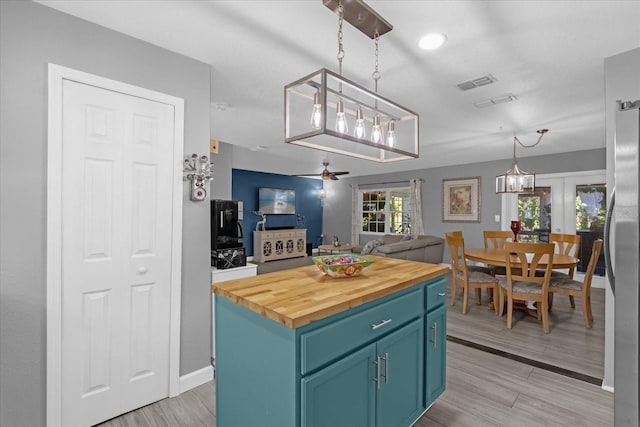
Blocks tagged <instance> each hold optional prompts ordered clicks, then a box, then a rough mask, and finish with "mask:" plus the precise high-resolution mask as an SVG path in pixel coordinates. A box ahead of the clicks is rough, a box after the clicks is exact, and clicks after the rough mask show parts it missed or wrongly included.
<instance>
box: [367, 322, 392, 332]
mask: <svg viewBox="0 0 640 427" xmlns="http://www.w3.org/2000/svg"><path fill="white" fill-rule="evenodd" d="M389 323H391V319H386V320H383V321H382V322H380V323H377V324H376V323H374V324H372V325H371V329H372V330H374V331H375V330H376V329H379V328H382V327H383V326H384V325H387V324H389Z"/></svg>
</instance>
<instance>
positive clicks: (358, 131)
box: [353, 107, 367, 139]
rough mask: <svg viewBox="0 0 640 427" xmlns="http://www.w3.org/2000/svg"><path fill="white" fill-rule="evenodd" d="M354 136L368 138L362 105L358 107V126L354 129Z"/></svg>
mask: <svg viewBox="0 0 640 427" xmlns="http://www.w3.org/2000/svg"><path fill="white" fill-rule="evenodd" d="M353 136H355V137H356V138H360V139H363V138H366V136H367V130H366V128H365V126H364V114H362V107H358V111H357V112H356V126H355V128H354V129H353Z"/></svg>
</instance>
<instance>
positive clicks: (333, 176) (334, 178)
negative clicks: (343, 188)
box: [331, 173, 338, 181]
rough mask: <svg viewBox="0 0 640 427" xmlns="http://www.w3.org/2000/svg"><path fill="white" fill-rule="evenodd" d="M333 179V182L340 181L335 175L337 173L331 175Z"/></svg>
mask: <svg viewBox="0 0 640 427" xmlns="http://www.w3.org/2000/svg"><path fill="white" fill-rule="evenodd" d="M331 179H332V180H333V181H337V180H338V177H337V176H336V174H335V173H332V174H331Z"/></svg>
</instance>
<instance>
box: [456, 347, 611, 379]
mask: <svg viewBox="0 0 640 427" xmlns="http://www.w3.org/2000/svg"><path fill="white" fill-rule="evenodd" d="M447 341H451V342H454V343H457V344H461V345H464V346H467V347H471V348H475V349H476V350H480V351H484V352H487V353H491V354H494V355H496V356H501V357H504V358H506V359H510V360H515V361H516V362H520V363H524V364H525V365H529V366H533V367H535V368H540V369H544V370H546V371H549V372H553V373H555V374H559V375H564V376H565V377H569V378H573V379H574V380H579V381H584V382H586V383H589V384H593V385H596V386H598V387H602V378H596V377H592V376H591V375H587V374H583V373H580V372H576V371H572V370H570V369H565V368H561V367H559V366H555V365H551V364H549V363H545V362H541V361H538V360H534V359H530V358H528V357H524V356H520V355H517V354H513V353H509V352H507V351H503V350H498V349H497V348H493V347H488V346H486V345H482V344H479V343H475V342H473V341H469V340H465V339H463V338H458V337H453V336H451V335H447Z"/></svg>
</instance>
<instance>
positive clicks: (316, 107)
mask: <svg viewBox="0 0 640 427" xmlns="http://www.w3.org/2000/svg"><path fill="white" fill-rule="evenodd" d="M311 127H312V128H313V129H316V130H318V129H320V128H321V127H322V104H320V93H318V92H317V91H316V93H314V94H313V110H311Z"/></svg>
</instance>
